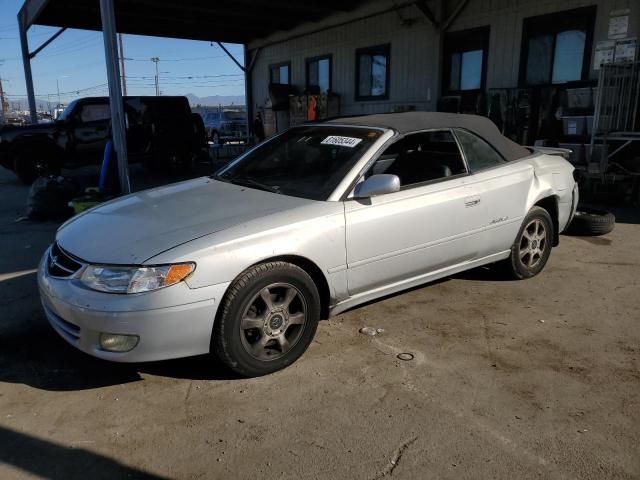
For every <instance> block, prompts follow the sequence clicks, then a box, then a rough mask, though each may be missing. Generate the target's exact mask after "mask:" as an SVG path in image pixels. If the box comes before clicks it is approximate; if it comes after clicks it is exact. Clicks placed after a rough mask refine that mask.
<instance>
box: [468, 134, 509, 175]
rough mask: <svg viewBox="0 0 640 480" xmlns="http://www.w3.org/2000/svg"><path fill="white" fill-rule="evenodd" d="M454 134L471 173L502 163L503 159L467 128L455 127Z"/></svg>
mask: <svg viewBox="0 0 640 480" xmlns="http://www.w3.org/2000/svg"><path fill="white" fill-rule="evenodd" d="M456 136H457V137H458V141H459V142H460V146H461V147H462V151H463V152H464V156H465V157H466V159H467V165H468V167H469V170H470V171H471V173H474V172H478V171H480V170H485V169H487V168H491V167H497V166H498V165H502V164H503V163H504V162H505V160H504V159H503V158H502V157H501V156H500V154H499V153H498V152H496V151H495V149H494V148H493V147H492V146H491V145H489V144H488V143H487V142H485V141H484V140H483V139H482V138H480V137H478V136H477V135H474V134H473V133H471V132H468V131H467V130H461V129H456Z"/></svg>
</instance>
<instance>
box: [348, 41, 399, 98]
mask: <svg viewBox="0 0 640 480" xmlns="http://www.w3.org/2000/svg"><path fill="white" fill-rule="evenodd" d="M361 55H371V56H373V55H384V56H385V57H386V59H387V62H386V71H385V89H384V94H382V95H360V56H361ZM355 69H356V74H355V78H356V83H355V101H356V102H362V101H371V100H389V90H390V87H391V83H390V81H391V44H390V43H384V44H381V45H374V46H372V47H364V48H357V49H356V64H355ZM369 75H371V72H369Z"/></svg>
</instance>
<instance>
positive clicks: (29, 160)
mask: <svg viewBox="0 0 640 480" xmlns="http://www.w3.org/2000/svg"><path fill="white" fill-rule="evenodd" d="M46 155H47V154H46V153H45V152H44V151H42V150H35V149H29V148H25V149H22V150H19V151H17V152H16V153H15V155H14V158H13V171H14V172H15V174H16V175H17V176H18V178H19V179H20V180H21V181H22V183H24V184H25V185H31V184H32V183H33V181H34V180H35V179H36V178H38V177H46V176H48V175H60V171H61V168H60V164H59V162H57V161H56V160H45V159H44V157H46Z"/></svg>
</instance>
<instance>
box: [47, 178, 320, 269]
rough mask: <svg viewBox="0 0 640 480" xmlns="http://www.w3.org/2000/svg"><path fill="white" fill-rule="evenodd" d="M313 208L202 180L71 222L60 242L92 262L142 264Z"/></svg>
mask: <svg viewBox="0 0 640 480" xmlns="http://www.w3.org/2000/svg"><path fill="white" fill-rule="evenodd" d="M308 203H314V202H313V201H312V200H306V199H302V198H296V197H289V196H286V195H279V194H276V193H270V192H265V191H261V190H256V189H252V188H248V187H243V186H239V185H232V184H230V183H225V182H220V181H216V180H213V179H210V178H206V177H203V178H198V179H195V180H189V181H186V182H181V183H176V184H173V185H168V186H165V187H160V188H155V189H151V190H145V191H142V192H137V193H134V194H131V195H127V196H125V197H122V198H119V199H117V200H113V201H111V202H108V203H105V204H104V205H101V206H98V207H96V208H93V209H91V210H88V211H87V212H85V213H83V214H81V215H79V216H77V217H74V218H72V219H71V220H69V221H68V222H67V223H65V224H64V225H62V227H60V229H59V230H58V234H57V236H56V240H57V241H58V243H59V245H60V246H61V247H62V248H63V249H64V250H66V251H67V252H69V253H71V254H73V255H75V256H77V257H79V258H80V259H82V260H85V261H87V262H90V263H108V264H124V265H127V264H141V263H144V261H145V260H148V259H150V258H151V257H154V256H156V255H158V254H159V253H161V252H164V251H166V250H169V249H171V248H174V247H176V246H178V245H180V244H183V243H186V242H189V241H191V240H194V239H196V238H200V237H203V236H205V235H209V234H211V233H215V232H218V231H220V230H224V229H226V228H229V227H232V226H234V225H239V224H242V223H246V222H250V221H251V220H254V219H257V218H261V217H264V216H267V215H270V214H273V213H278V212H282V211H285V210H288V209H293V208H297V207H299V206H302V205H305V204H308Z"/></svg>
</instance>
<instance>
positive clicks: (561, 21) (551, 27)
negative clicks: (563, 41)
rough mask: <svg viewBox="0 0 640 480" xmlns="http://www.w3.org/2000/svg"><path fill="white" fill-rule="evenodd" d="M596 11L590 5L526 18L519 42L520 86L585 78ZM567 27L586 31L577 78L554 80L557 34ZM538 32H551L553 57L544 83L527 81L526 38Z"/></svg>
mask: <svg viewBox="0 0 640 480" xmlns="http://www.w3.org/2000/svg"><path fill="white" fill-rule="evenodd" d="M596 14H597V6H596V5H592V6H589V7H581V8H574V9H572V10H564V11H562V12H555V13H549V14H546V15H539V16H535V17H528V18H525V19H524V20H523V24H522V43H521V45H520V71H519V77H518V84H519V86H520V87H545V86H558V85H566V84H571V83H574V82H586V81H588V80H589V73H590V69H591V56H592V54H593V38H594V35H593V33H594V28H595V21H596ZM567 30H586V38H585V42H584V52H583V57H582V69H581V73H580V78H579V79H577V80H570V81H568V82H564V83H553V63H554V59H555V55H556V38H557V35H558V34H559V33H561V32H564V31H567ZM541 34H549V35H553V45H552V48H551V51H552V58H551V62H550V68H549V74H548V78H547V82H545V83H528V82H527V64H528V62H529V40H530V39H531V38H532V37H534V36H536V35H541Z"/></svg>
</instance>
